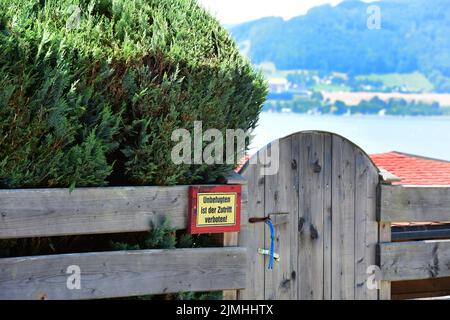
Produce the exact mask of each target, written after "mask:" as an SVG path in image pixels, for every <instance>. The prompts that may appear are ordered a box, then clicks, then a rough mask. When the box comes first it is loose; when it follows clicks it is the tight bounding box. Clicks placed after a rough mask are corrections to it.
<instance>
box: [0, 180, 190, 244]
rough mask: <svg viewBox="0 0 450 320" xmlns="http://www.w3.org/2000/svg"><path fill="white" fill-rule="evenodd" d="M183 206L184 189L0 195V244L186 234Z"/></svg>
mask: <svg viewBox="0 0 450 320" xmlns="http://www.w3.org/2000/svg"><path fill="white" fill-rule="evenodd" d="M187 205H188V186H175V187H111V188H78V189H75V190H73V191H72V192H70V191H69V189H28V190H27V189H24V190H0V222H1V223H0V238H3V239H5V238H23V237H38V236H61V235H77V234H95V233H114V232H137V231H145V230H149V229H150V226H151V224H153V225H158V224H159V223H160V222H161V221H163V220H164V219H165V218H168V219H169V220H170V222H171V224H172V226H174V227H175V228H179V229H184V228H186V224H187Z"/></svg>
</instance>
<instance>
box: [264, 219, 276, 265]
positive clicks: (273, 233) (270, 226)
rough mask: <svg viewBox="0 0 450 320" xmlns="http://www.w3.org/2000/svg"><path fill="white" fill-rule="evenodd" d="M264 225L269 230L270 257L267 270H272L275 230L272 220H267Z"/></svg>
mask: <svg viewBox="0 0 450 320" xmlns="http://www.w3.org/2000/svg"><path fill="white" fill-rule="evenodd" d="M265 223H266V224H267V225H268V226H269V228H270V256H269V269H273V262H274V260H275V258H274V252H275V228H274V227H273V223H272V220H270V219H267V220H266V221H265Z"/></svg>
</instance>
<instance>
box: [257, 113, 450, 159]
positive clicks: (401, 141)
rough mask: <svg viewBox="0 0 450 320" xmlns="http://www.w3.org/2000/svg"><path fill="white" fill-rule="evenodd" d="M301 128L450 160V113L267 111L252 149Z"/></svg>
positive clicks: (371, 148) (377, 148) (378, 148)
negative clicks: (424, 115) (320, 114)
mask: <svg viewBox="0 0 450 320" xmlns="http://www.w3.org/2000/svg"><path fill="white" fill-rule="evenodd" d="M302 130H322V131H330V132H335V133H338V134H340V135H342V136H344V137H346V138H348V139H349V140H351V141H353V142H354V143H356V144H357V145H359V146H360V147H361V148H362V149H364V150H365V151H366V152H367V153H369V154H372V153H381V152H388V151H400V152H405V153H412V154H417V155H422V156H426V157H431V158H437V159H444V160H450V117H390V116H386V117H380V116H331V115H322V116H314V115H303V114H294V113H267V112H264V113H262V114H261V116H260V120H259V126H258V127H257V128H256V130H255V132H254V134H255V135H256V136H255V138H254V140H253V143H252V145H251V146H250V147H251V150H250V153H254V152H256V151H257V150H258V149H260V148H262V147H263V146H265V145H266V144H267V143H269V142H271V141H273V140H275V139H278V138H281V137H284V136H287V135H289V134H291V133H295V132H298V131H302Z"/></svg>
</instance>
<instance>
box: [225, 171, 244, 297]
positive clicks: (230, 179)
mask: <svg viewBox="0 0 450 320" xmlns="http://www.w3.org/2000/svg"><path fill="white" fill-rule="evenodd" d="M225 182H226V183H227V184H240V185H242V191H241V217H242V218H243V221H245V220H248V215H247V203H248V188H247V180H246V179H245V178H244V177H242V176H241V175H240V174H238V173H236V172H234V171H233V172H231V173H229V174H228V175H226V176H225ZM241 225H242V224H241ZM238 243H239V232H227V233H224V234H223V246H224V247H236V246H237V245H238ZM238 298H239V291H238V290H225V291H223V300H238Z"/></svg>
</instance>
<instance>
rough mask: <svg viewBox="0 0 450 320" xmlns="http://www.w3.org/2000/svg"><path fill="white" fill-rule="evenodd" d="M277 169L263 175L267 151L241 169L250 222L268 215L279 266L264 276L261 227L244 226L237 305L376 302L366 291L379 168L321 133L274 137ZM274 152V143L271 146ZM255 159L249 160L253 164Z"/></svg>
mask: <svg viewBox="0 0 450 320" xmlns="http://www.w3.org/2000/svg"><path fill="white" fill-rule="evenodd" d="M277 142H278V143H279V170H278V172H277V173H276V174H274V175H263V174H262V172H261V168H262V167H263V165H262V163H266V162H265V161H264V160H265V159H268V158H270V152H271V148H272V147H271V145H268V146H267V147H265V148H263V149H262V150H260V151H259V152H258V154H257V155H255V157H258V158H257V159H258V161H257V162H258V163H257V164H247V165H246V166H245V167H244V168H243V169H242V170H241V174H242V175H243V176H244V177H245V178H246V179H247V181H248V192H249V197H248V215H249V217H267V216H270V217H271V218H272V220H273V221H274V223H275V234H276V241H275V252H276V253H278V254H279V256H280V260H279V261H276V262H275V268H274V270H268V268H267V262H268V257H267V256H265V255H262V254H260V253H258V249H263V248H266V249H268V248H269V247H270V233H269V229H268V227H267V226H266V225H265V224H264V223H252V224H248V225H246V226H243V229H242V231H241V233H240V236H239V242H240V244H241V245H243V246H246V247H247V248H248V273H247V286H246V290H243V291H242V292H241V293H240V298H242V299H319V300H320V299H377V298H378V291H377V290H374V289H372V290H370V289H368V286H367V285H366V282H367V279H368V275H367V273H366V272H367V268H368V267H369V266H370V265H375V264H376V257H375V255H376V245H377V242H378V234H379V233H378V224H377V222H376V197H377V185H378V181H379V174H378V170H377V168H376V167H375V165H374V164H373V163H372V161H371V160H370V158H369V157H368V156H367V154H366V153H365V152H364V151H363V150H361V149H360V148H359V147H357V146H356V145H355V144H353V143H352V142H350V141H348V140H347V139H345V138H343V137H341V136H338V135H335V134H331V133H327V132H300V133H296V134H293V135H290V136H288V137H285V138H282V139H279V140H278V141H277ZM272 146H273V144H272ZM253 160H255V159H253Z"/></svg>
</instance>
